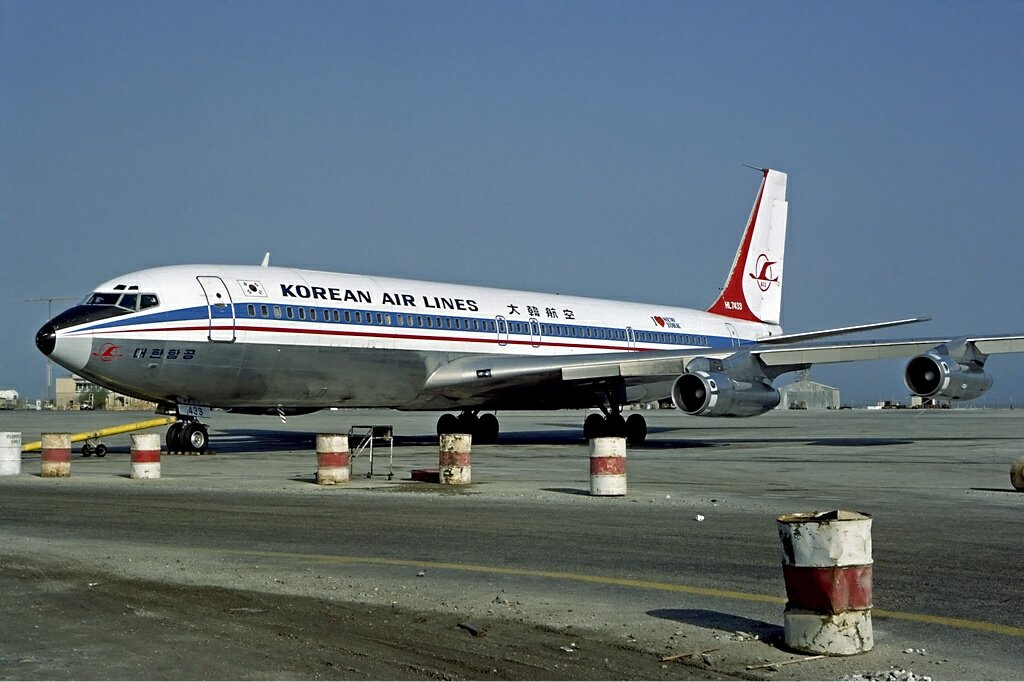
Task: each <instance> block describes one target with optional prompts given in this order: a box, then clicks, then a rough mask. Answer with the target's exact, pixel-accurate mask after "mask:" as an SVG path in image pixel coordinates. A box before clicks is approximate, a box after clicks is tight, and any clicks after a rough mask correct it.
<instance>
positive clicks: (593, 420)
mask: <svg viewBox="0 0 1024 682" xmlns="http://www.w3.org/2000/svg"><path fill="white" fill-rule="evenodd" d="M602 412H605V414H597V413H596V412H595V413H592V414H590V415H587V418H586V420H585V421H584V422H583V438H584V439H586V440H591V439H592V438H604V437H608V436H610V437H613V438H625V439H626V442H627V443H628V444H630V445H642V444H643V442H644V441H645V440H647V420H646V419H644V418H643V415H640V414H637V413H635V412H634V413H633V414H631V415H629V419H625V418H623V416H622V410H621V408H619V409H612V410H609V411H605V409H604V408H602Z"/></svg>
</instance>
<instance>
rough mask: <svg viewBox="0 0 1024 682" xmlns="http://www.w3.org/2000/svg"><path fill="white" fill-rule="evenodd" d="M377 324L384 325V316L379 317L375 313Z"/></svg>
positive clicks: (379, 315) (378, 314)
mask: <svg viewBox="0 0 1024 682" xmlns="http://www.w3.org/2000/svg"><path fill="white" fill-rule="evenodd" d="M377 324H378V325H380V324H384V316H383V315H381V314H380V313H377Z"/></svg>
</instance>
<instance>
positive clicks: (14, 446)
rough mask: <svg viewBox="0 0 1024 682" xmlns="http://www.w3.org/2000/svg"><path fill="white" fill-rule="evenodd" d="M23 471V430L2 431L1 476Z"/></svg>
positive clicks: (0, 442) (0, 447) (0, 450)
mask: <svg viewBox="0 0 1024 682" xmlns="http://www.w3.org/2000/svg"><path fill="white" fill-rule="evenodd" d="M20 473H21V432H19V431H0V476H17V475H18V474H20Z"/></svg>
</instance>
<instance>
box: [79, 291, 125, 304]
mask: <svg viewBox="0 0 1024 682" xmlns="http://www.w3.org/2000/svg"><path fill="white" fill-rule="evenodd" d="M119 298H121V293H120V292H118V293H116V294H101V293H95V294H93V295H92V296H90V297H89V298H88V299H86V301H85V304H86V305H117V299H119Z"/></svg>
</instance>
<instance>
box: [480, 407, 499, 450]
mask: <svg viewBox="0 0 1024 682" xmlns="http://www.w3.org/2000/svg"><path fill="white" fill-rule="evenodd" d="M500 430H501V429H500V426H499V424H498V418H497V417H495V416H494V415H493V414H483V415H480V419H479V421H477V433H478V434H479V436H478V438H479V441H480V442H481V443H497V442H498V433H499V432H500Z"/></svg>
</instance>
